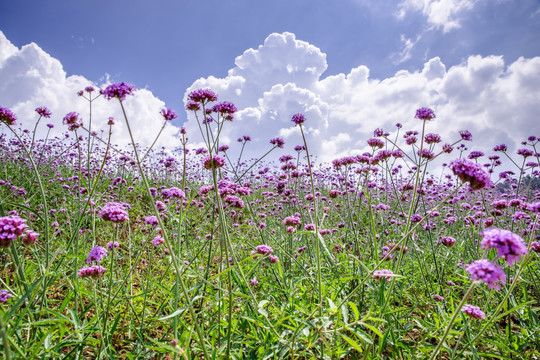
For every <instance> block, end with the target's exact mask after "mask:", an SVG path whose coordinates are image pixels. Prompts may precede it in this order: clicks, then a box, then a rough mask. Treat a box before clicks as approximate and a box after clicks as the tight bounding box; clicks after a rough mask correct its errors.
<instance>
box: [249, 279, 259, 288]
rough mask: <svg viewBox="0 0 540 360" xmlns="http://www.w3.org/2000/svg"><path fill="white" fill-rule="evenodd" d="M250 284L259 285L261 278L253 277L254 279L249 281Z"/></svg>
mask: <svg viewBox="0 0 540 360" xmlns="http://www.w3.org/2000/svg"><path fill="white" fill-rule="evenodd" d="M249 284H250V285H251V286H257V285H259V280H257V278H253V279H251V280H250V281H249Z"/></svg>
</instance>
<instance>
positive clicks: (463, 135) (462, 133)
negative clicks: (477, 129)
mask: <svg viewBox="0 0 540 360" xmlns="http://www.w3.org/2000/svg"><path fill="white" fill-rule="evenodd" d="M459 135H460V136H461V138H462V139H463V140H465V141H472V134H471V132H470V131H469V130H460V131H459Z"/></svg>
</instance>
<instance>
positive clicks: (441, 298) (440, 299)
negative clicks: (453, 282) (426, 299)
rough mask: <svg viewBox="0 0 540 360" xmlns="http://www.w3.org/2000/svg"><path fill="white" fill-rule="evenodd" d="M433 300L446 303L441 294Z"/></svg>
mask: <svg viewBox="0 0 540 360" xmlns="http://www.w3.org/2000/svg"><path fill="white" fill-rule="evenodd" d="M433 300H437V301H444V298H443V297H442V296H441V295H439V294H435V295H433Z"/></svg>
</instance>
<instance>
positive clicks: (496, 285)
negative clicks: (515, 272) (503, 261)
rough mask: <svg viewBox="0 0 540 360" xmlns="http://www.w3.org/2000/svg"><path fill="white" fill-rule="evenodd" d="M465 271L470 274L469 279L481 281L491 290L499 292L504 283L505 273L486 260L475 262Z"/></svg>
mask: <svg viewBox="0 0 540 360" xmlns="http://www.w3.org/2000/svg"><path fill="white" fill-rule="evenodd" d="M465 270H467V272H468V273H469V274H471V279H473V280H478V281H481V282H483V283H485V284H487V286H488V287H489V288H491V289H495V290H499V289H500V288H501V285H504V284H505V283H506V274H505V272H504V271H503V270H502V269H501V268H500V267H498V266H497V265H495V264H494V263H492V262H491V261H489V260H487V259H480V260H476V261H475V262H473V263H471V264H469V265H467V266H466V267H465Z"/></svg>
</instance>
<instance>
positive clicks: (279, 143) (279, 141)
mask: <svg viewBox="0 0 540 360" xmlns="http://www.w3.org/2000/svg"><path fill="white" fill-rule="evenodd" d="M270 144H272V145H274V146H277V147H278V148H283V145H285V141H283V139H281V138H275V139H271V140H270Z"/></svg>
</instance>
